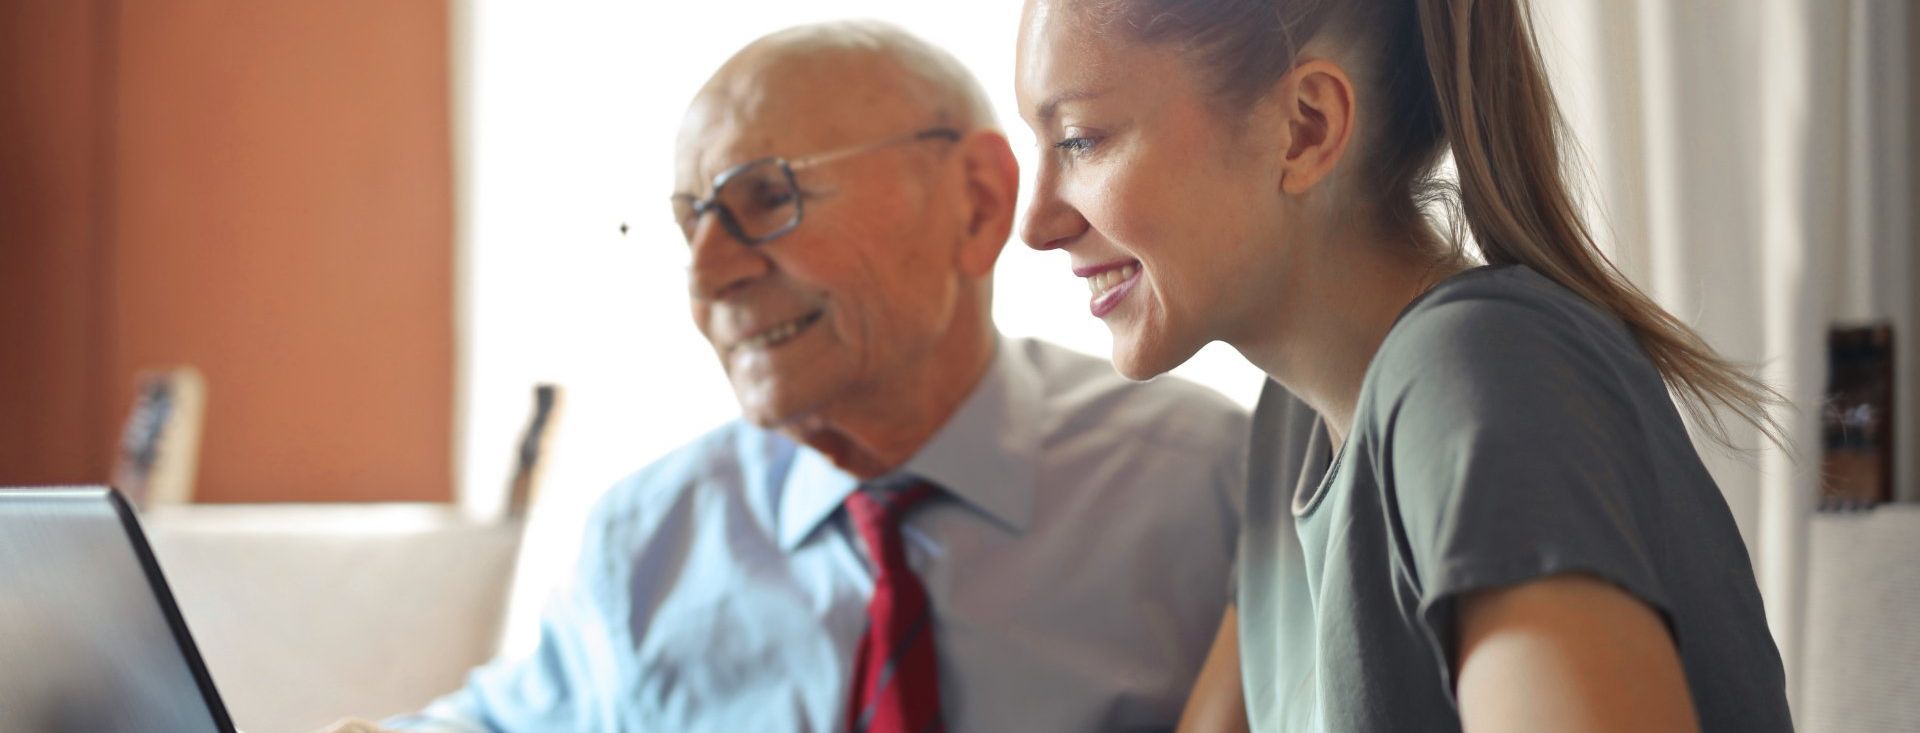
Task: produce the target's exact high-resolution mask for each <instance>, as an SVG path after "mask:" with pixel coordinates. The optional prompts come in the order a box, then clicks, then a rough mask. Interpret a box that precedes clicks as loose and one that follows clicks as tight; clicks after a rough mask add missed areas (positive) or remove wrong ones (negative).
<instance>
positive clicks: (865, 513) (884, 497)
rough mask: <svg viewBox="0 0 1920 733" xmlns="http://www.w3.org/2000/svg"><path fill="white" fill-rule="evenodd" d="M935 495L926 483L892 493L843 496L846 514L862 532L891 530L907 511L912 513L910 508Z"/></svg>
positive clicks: (930, 486) (861, 493)
mask: <svg viewBox="0 0 1920 733" xmlns="http://www.w3.org/2000/svg"><path fill="white" fill-rule="evenodd" d="M937 493H939V490H938V489H937V488H936V487H935V486H934V485H933V484H931V483H928V482H926V481H917V482H915V483H913V484H912V485H910V486H908V487H906V488H904V489H898V490H895V491H879V492H869V491H855V492H853V493H852V494H851V495H848V496H847V513H848V514H849V515H851V516H852V518H853V523H854V524H855V525H856V526H858V527H860V528H861V529H862V530H865V529H867V528H874V529H883V528H884V529H891V528H893V527H896V526H898V525H899V523H900V518H901V517H904V516H906V515H907V512H910V511H913V509H914V507H917V506H919V505H920V504H922V503H925V502H926V501H927V500H928V499H931V498H933V497H934V495H935V494H937Z"/></svg>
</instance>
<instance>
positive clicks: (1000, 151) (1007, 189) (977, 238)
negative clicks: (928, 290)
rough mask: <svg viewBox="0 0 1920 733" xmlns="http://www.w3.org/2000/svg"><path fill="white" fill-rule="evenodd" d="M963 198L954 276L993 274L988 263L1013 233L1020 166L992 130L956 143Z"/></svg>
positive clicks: (983, 131)
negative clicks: (961, 228) (960, 235)
mask: <svg viewBox="0 0 1920 733" xmlns="http://www.w3.org/2000/svg"><path fill="white" fill-rule="evenodd" d="M956 152H957V153H958V154H959V155H960V164H961V171H962V173H961V175H962V176H963V179H964V183H965V194H966V195H965V199H964V201H963V202H962V204H963V205H962V207H961V214H962V216H963V218H964V219H965V222H964V223H965V226H966V229H965V230H964V231H963V232H962V235H963V236H962V237H961V245H960V251H959V253H958V257H959V262H958V264H959V266H960V271H961V272H963V273H966V274H967V275H970V276H973V277H988V276H990V275H992V274H993V265H994V262H996V261H998V260H999V259H1000V250H1001V248H1003V247H1005V246H1006V244H1007V237H1008V235H1010V234H1012V232H1013V207H1014V203H1015V201H1016V200H1017V199H1018V198H1019V195H1020V164H1019V163H1018V162H1016V161H1015V160H1014V158H1013V147H1012V146H1011V145H1009V144H1008V143H1007V138H1006V136H1005V135H1002V134H1000V133H999V132H998V131H996V130H974V131H972V132H969V133H967V136H966V137H964V138H961V140H960V142H959V143H958V150H957V151H956Z"/></svg>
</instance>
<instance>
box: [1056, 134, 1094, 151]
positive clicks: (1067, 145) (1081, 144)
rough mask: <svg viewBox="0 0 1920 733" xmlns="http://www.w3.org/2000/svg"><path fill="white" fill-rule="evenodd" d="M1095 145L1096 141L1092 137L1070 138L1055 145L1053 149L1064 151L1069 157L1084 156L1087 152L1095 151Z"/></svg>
mask: <svg viewBox="0 0 1920 733" xmlns="http://www.w3.org/2000/svg"><path fill="white" fill-rule="evenodd" d="M1093 143H1094V140H1093V138H1090V137H1070V138H1067V139H1065V140H1061V141H1060V142H1057V143H1054V144H1053V147H1054V148H1055V149H1057V150H1064V151H1066V152H1067V153H1068V154H1069V155H1084V154H1086V152H1087V151H1089V150H1092V149H1093Z"/></svg>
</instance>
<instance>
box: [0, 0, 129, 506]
mask: <svg viewBox="0 0 1920 733" xmlns="http://www.w3.org/2000/svg"><path fill="white" fill-rule="evenodd" d="M103 17H104V16H103V14H102V13H100V12H98V9H97V8H96V6H95V5H93V4H90V3H82V2H73V3H65V2H0V484H6V483H9V482H14V483H60V482H73V481H83V480H89V479H93V480H98V477H100V476H104V475H106V474H105V472H104V470H102V469H101V466H103V465H104V464H105V461H106V460H107V448H108V444H103V443H101V442H100V440H99V439H98V438H99V436H101V435H102V434H103V431H105V429H106V428H105V427H104V425H103V424H102V423H101V422H100V421H101V418H103V417H104V416H105V410H106V406H105V405H106V400H104V399H102V395H100V394H99V393H98V392H97V391H96V390H94V389H93V388H92V386H93V384H95V383H96V382H98V381H100V379H101V374H102V372H101V369H102V367H103V366H104V364H103V361H102V360H103V354H102V349H103V347H104V343H103V339H102V338H101V333H100V329H99V325H98V321H99V317H100V315H101V313H100V310H99V309H98V308H97V303H96V300H97V299H96V298H95V297H94V295H95V294H96V293H98V292H99V289H100V286H101V283H102V282H104V280H105V270H104V268H103V265H104V259H103V258H102V257H101V256H100V249H101V248H102V247H103V246H104V240H103V239H102V236H101V235H102V234H103V232H101V231H99V230H98V229H97V228H96V227H97V224H98V222H99V217H98V216H97V212H98V210H99V206H98V201H99V199H100V198H102V197H103V194H104V192H103V191H101V190H100V184H101V183H102V182H103V181H104V180H105V179H104V177H103V176H101V175H99V174H100V171H101V169H102V168H103V166H104V164H105V162H106V161H105V160H104V159H103V158H100V157H98V155H97V151H98V150H99V148H100V147H101V146H100V145H99V144H98V143H99V141H100V139H101V135H102V134H103V132H104V129H103V128H100V127H99V125H98V119H99V115H98V114H97V109H98V108H99V107H101V106H103V102H104V101H105V97H106V95H105V94H102V93H100V92H101V89H102V87H101V85H100V84H99V83H98V81H99V78H100V73H101V71H102V69H103V66H102V64H100V63H99V61H100V57H101V52H102V51H103V50H104V49H103V48H102V47H101V45H100V44H98V43H96V42H95V41H96V39H97V38H98V37H99V35H100V24H101V21H102V19H103Z"/></svg>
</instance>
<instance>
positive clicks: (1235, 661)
mask: <svg viewBox="0 0 1920 733" xmlns="http://www.w3.org/2000/svg"><path fill="white" fill-rule="evenodd" d="M1246 731H1247V700H1246V694H1245V692H1243V691H1242V690H1241V689H1240V621H1239V616H1238V615H1237V614H1235V613H1234V610H1233V606H1228V607H1227V612H1226V613H1225V614H1222V615H1221V616H1220V630H1219V631H1217V632H1214V635H1213V649H1212V650H1211V651H1209V652H1207V663H1206V665H1205V666H1202V667H1201V668H1200V677H1199V678H1198V679H1195V680H1194V681H1193V693H1192V694H1190V695H1188V696H1187V708H1186V710H1185V711H1183V712H1181V713H1180V733H1246Z"/></svg>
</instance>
